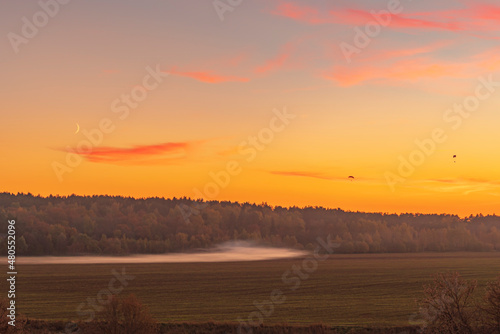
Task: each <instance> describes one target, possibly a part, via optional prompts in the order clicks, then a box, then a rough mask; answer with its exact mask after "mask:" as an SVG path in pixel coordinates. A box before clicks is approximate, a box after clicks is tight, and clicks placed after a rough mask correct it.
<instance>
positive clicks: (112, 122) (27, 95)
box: [0, 0, 500, 216]
mask: <svg viewBox="0 0 500 334" xmlns="http://www.w3.org/2000/svg"><path fill="white" fill-rule="evenodd" d="M0 33H1V34H3V38H2V39H0V50H1V52H0V64H1V68H2V76H0V89H1V91H2V99H1V100H0V106H1V109H2V112H1V113H0V142H1V143H2V145H1V146H0V155H1V156H2V159H1V160H0V180H1V187H0V191H6V192H14V193H17V192H25V193H26V192H30V193H32V194H36V195H37V194H40V195H43V196H46V195H49V194H54V195H55V194H59V195H69V194H78V195H93V194H110V195H122V196H133V197H150V196H158V197H166V198H171V197H183V196H186V197H191V198H203V199H205V200H230V201H240V202H252V203H253V202H255V203H262V202H266V203H268V204H271V205H283V206H309V205H311V206H325V207H332V208H342V209H344V210H351V211H370V212H373V211H375V212H397V213H400V212H423V213H451V214H458V215H460V216H465V215H469V214H479V213H481V214H494V213H496V214H500V211H499V205H498V204H499V203H500V154H499V152H500V134H499V131H498V128H499V124H500V103H499V102H500V61H499V60H498V54H499V51H500V47H499V43H498V42H499V39H500V5H499V4H498V3H496V2H494V1H489V2H488V1H482V0H481V1H474V2H473V1H448V0H445V1H439V2H437V1H411V0H401V1H398V0H390V1H377V2H374V1H368V0H357V1H327V2H326V1H318V0H312V1H304V0H290V1H288V0H286V1H285V0H284V1H281V0H276V1H274V0H266V1H264V0H253V1H250V0H215V1H195V0H183V1H173V0H172V1H153V0H142V1H131V0H128V1H123V0H121V1H117V0H108V1H105V2H104V1H95V0H87V1H81V0H72V1H69V0H41V1H40V2H39V1H9V2H2V3H1V4H0ZM454 156H455V157H454ZM350 176H352V177H350Z"/></svg>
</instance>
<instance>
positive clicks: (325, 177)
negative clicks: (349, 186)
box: [268, 171, 368, 181]
mask: <svg viewBox="0 0 500 334" xmlns="http://www.w3.org/2000/svg"><path fill="white" fill-rule="evenodd" d="M268 173H270V174H273V175H279V176H295V177H310V178H315V179H320V180H329V181H349V180H356V181H359V180H364V181H367V180H368V179H366V178H361V177H353V178H351V177H350V176H349V175H346V176H332V175H326V174H325V173H320V172H310V171H268Z"/></svg>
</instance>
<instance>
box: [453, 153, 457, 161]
mask: <svg viewBox="0 0 500 334" xmlns="http://www.w3.org/2000/svg"><path fill="white" fill-rule="evenodd" d="M456 159H457V155H456V154H453V162H457V161H456Z"/></svg>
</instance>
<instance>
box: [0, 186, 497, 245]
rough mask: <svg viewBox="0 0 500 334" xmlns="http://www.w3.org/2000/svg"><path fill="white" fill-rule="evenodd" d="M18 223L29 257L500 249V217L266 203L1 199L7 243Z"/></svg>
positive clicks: (2, 236)
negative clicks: (223, 249)
mask: <svg viewBox="0 0 500 334" xmlns="http://www.w3.org/2000/svg"><path fill="white" fill-rule="evenodd" d="M11 219H14V220H16V237H17V240H16V246H17V253H18V254H19V255H76V254H112V255H123V254H138V253H148V254H159V253H168V252H183V251H190V250H196V249H200V248H210V247H213V246H215V245H217V244H220V243H223V242H227V241H233V240H249V241H254V242H256V243H259V244H263V245H269V246H276V247H291V248H297V249H306V250H313V249H314V248H315V246H316V238H317V237H321V236H326V235H331V238H332V239H333V240H334V241H335V242H338V243H339V244H340V248H338V249H336V251H337V252H339V253H396V252H398V253H400V252H448V251H498V250H500V217H499V216H495V215H488V216H483V215H475V216H469V217H466V218H460V217H458V216H456V215H449V214H418V213H417V214H413V213H405V214H393V213H367V212H351V211H344V210H341V209H340V208H336V209H332V208H323V207H302V208H300V207H281V206H270V205H268V204H266V203H262V204H251V203H238V202H229V201H208V202H203V201H201V200H192V199H190V198H171V199H165V198H158V197H155V198H131V197H120V196H77V195H71V196H52V195H51V196H48V197H41V196H34V195H32V194H29V193H28V194H22V193H18V194H11V193H0V222H1V223H2V224H3V225H2V226H3V230H2V231H0V247H1V248H2V249H4V250H5V249H6V247H7V246H6V243H7V240H6V239H7V238H6V233H7V221H8V220H11Z"/></svg>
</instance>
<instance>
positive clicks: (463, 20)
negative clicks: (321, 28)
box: [271, 1, 500, 37]
mask: <svg viewBox="0 0 500 334" xmlns="http://www.w3.org/2000/svg"><path fill="white" fill-rule="evenodd" d="M403 9H404V8H403ZM271 14H273V15H277V16H282V17H286V18H289V19H292V20H295V21H298V22H303V23H306V24H311V25H318V24H342V25H360V26H361V25H365V24H367V23H368V22H370V21H374V20H375V17H374V15H373V14H372V13H371V11H369V10H363V9H354V8H339V9H335V10H330V11H328V12H325V11H323V12H322V11H320V10H319V9H317V8H314V7H312V6H307V5H298V4H294V3H292V2H285V1H282V2H280V3H279V4H278V5H277V6H276V8H275V9H274V10H272V11H271ZM499 19H500V7H499V6H495V5H491V4H471V5H470V6H469V7H468V8H463V9H453V10H446V11H428V12H406V11H403V12H402V13H398V14H391V19H390V23H389V24H388V25H387V28H388V29H420V30H444V31H468V32H469V31H470V30H471V29H474V30H477V31H491V32H496V31H498V25H499ZM484 20H489V21H492V22H488V23H485V22H484ZM483 37H484V36H483Z"/></svg>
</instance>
